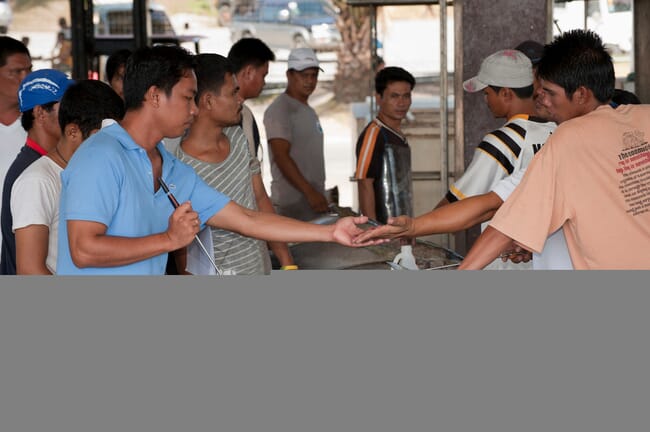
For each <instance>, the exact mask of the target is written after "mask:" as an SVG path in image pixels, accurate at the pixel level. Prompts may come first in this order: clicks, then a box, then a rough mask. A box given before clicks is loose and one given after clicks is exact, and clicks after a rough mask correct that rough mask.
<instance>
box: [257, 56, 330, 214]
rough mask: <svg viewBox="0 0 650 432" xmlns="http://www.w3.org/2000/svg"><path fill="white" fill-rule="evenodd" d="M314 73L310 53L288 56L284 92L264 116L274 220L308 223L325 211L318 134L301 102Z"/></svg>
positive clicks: (314, 62)
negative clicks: (291, 219)
mask: <svg viewBox="0 0 650 432" xmlns="http://www.w3.org/2000/svg"><path fill="white" fill-rule="evenodd" d="M319 70H321V69H320V67H319V64H318V59H317V58H316V54H315V53H314V51H313V50H312V49H310V48H296V49H294V50H292V51H291V53H290V54H289V61H288V70H287V89H286V90H285V92H284V93H282V94H281V95H280V96H278V97H277V98H276V99H275V100H274V101H273V103H271V105H269V107H268V108H267V109H266V111H265V112H264V127H265V129H266V137H267V139H268V142H269V149H270V152H269V160H270V163H271V175H272V178H273V179H272V181H271V200H272V201H273V205H274V207H275V209H276V211H277V212H278V213H279V214H281V215H284V216H289V217H293V218H296V219H300V220H312V219H314V218H316V217H318V216H319V214H320V213H324V212H326V211H327V210H328V203H327V199H326V198H325V160H324V154H323V129H322V128H321V125H320V121H319V119H318V115H317V114H316V111H314V109H313V108H311V107H310V106H309V104H308V101H307V100H308V99H309V96H310V95H311V94H312V93H313V92H314V90H315V89H316V84H317V83H318V72H319Z"/></svg>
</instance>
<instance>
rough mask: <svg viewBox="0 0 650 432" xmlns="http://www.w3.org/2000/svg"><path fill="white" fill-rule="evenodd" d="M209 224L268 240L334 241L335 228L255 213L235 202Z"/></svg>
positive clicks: (210, 220) (221, 211)
mask: <svg viewBox="0 0 650 432" xmlns="http://www.w3.org/2000/svg"><path fill="white" fill-rule="evenodd" d="M208 225H210V226H213V227H216V228H222V229H226V230H228V231H234V232H236V233H239V234H241V235H245V236H247V237H253V238H257V239H260V240H266V241H280V242H329V241H333V240H334V226H333V225H318V224H310V223H307V222H302V221H299V220H296V219H291V218H288V217H284V216H280V215H277V214H275V213H265V212H256V211H253V210H249V209H246V208H243V207H241V206H240V205H238V204H236V203H234V202H232V201H231V202H229V203H228V204H227V205H226V207H224V208H223V209H222V210H220V211H219V212H217V213H216V214H215V215H213V216H212V217H211V218H210V219H208Z"/></svg>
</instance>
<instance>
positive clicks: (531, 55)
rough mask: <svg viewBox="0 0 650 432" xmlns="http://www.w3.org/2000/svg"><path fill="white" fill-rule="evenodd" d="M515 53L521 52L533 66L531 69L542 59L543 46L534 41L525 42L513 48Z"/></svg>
mask: <svg viewBox="0 0 650 432" xmlns="http://www.w3.org/2000/svg"><path fill="white" fill-rule="evenodd" d="M515 49H516V50H517V51H521V52H522V53H524V54H525V55H526V57H528V59H529V60H530V62H531V63H532V64H533V68H535V67H536V66H537V63H539V61H540V60H541V59H542V55H543V54H544V45H542V44H541V43H539V42H536V41H534V40H525V41H523V42H522V43H520V44H519V45H517V46H516V47H515Z"/></svg>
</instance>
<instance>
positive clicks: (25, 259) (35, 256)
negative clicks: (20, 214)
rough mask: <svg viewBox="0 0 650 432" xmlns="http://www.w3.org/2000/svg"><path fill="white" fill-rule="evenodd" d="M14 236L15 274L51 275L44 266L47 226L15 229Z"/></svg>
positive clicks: (48, 233) (47, 237)
mask: <svg viewBox="0 0 650 432" xmlns="http://www.w3.org/2000/svg"><path fill="white" fill-rule="evenodd" d="M15 235H16V274H17V275H51V274H52V272H51V271H50V270H49V269H48V268H47V266H46V265H45V262H46V260H47V252H48V246H49V241H50V239H49V235H50V230H49V228H48V227H47V225H28V226H26V227H24V228H20V229H17V230H16V232H15Z"/></svg>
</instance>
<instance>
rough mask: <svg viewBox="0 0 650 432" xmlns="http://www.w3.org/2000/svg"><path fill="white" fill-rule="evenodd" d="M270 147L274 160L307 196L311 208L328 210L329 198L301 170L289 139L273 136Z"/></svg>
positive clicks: (294, 184) (288, 178) (316, 210)
mask: <svg viewBox="0 0 650 432" xmlns="http://www.w3.org/2000/svg"><path fill="white" fill-rule="evenodd" d="M269 148H270V149H271V151H272V152H273V160H274V162H275V163H276V164H277V165H278V168H279V169H280V172H282V175H283V176H284V177H285V178H286V179H287V180H288V181H289V183H291V185H292V186H293V187H295V188H296V189H298V190H299V191H300V192H301V193H302V194H303V195H304V196H305V198H306V199H307V201H308V202H309V205H310V206H311V208H312V209H313V210H314V211H315V212H319V213H324V212H326V211H327V209H328V207H327V199H326V198H325V196H323V194H321V193H320V192H318V191H317V190H316V189H314V188H313V186H312V185H311V184H310V183H309V182H308V181H307V180H306V179H305V177H304V176H303V175H302V173H301V172H300V169H299V168H298V165H296V162H295V161H294V160H293V159H292V158H291V156H290V155H289V149H290V148H291V144H290V143H289V141H287V140H285V139H282V138H271V139H270V140H269Z"/></svg>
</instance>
